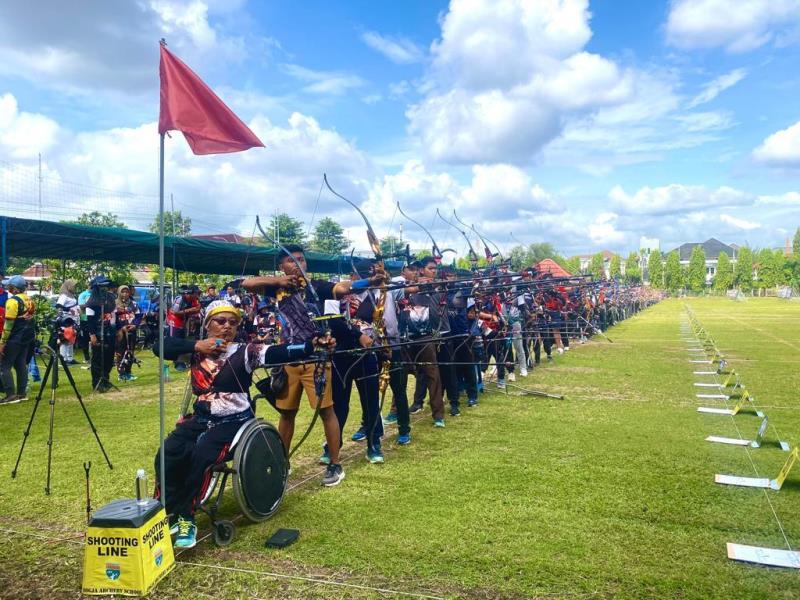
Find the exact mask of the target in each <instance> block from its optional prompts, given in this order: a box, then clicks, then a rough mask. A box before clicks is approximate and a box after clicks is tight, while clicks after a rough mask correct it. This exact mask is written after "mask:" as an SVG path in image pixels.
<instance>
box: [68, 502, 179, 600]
mask: <svg viewBox="0 0 800 600" xmlns="http://www.w3.org/2000/svg"><path fill="white" fill-rule="evenodd" d="M174 566H175V558H174V555H173V553H172V540H171V539H170V536H169V520H168V519H167V515H166V513H165V512H164V509H163V508H162V506H161V504H160V503H159V502H158V501H157V500H148V502H147V504H145V505H143V506H141V505H138V504H137V503H136V500H115V501H114V502H111V503H110V504H107V505H106V506H104V507H103V508H101V509H99V510H98V511H96V512H95V513H94V515H93V516H92V520H91V522H90V523H89V528H88V530H87V531H86V547H85V549H84V555H83V593H84V594H92V595H110V594H118V595H123V596H144V595H145V594H147V593H148V592H149V591H150V590H151V589H152V588H153V586H155V585H156V584H157V583H158V582H159V581H160V580H161V579H162V578H163V577H164V576H165V575H166V574H167V573H169V572H170V571H171V570H172V569H173V567H174Z"/></svg>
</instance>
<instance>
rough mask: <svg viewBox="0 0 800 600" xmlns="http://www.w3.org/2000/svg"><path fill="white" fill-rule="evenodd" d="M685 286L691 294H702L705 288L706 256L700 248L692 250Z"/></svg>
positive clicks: (696, 247)
mask: <svg viewBox="0 0 800 600" xmlns="http://www.w3.org/2000/svg"><path fill="white" fill-rule="evenodd" d="M687 275H688V276H687V280H686V284H687V286H688V287H689V289H691V290H692V291H693V292H702V291H703V289H704V288H705V287H706V254H705V252H703V247H702V246H695V247H694V248H693V249H692V256H691V257H690V258H689V271H688V274H687Z"/></svg>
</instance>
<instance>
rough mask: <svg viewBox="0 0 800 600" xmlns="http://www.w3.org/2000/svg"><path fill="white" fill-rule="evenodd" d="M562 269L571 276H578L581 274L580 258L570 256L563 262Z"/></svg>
mask: <svg viewBox="0 0 800 600" xmlns="http://www.w3.org/2000/svg"><path fill="white" fill-rule="evenodd" d="M564 268H565V269H566V270H567V271H569V272H570V274H571V275H579V274H580V272H581V257H580V256H570V257H569V258H568V259H566V260H565V261H564Z"/></svg>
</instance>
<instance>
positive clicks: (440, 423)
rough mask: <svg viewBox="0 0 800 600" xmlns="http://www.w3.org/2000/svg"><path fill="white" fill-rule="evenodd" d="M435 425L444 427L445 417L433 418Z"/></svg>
mask: <svg viewBox="0 0 800 600" xmlns="http://www.w3.org/2000/svg"><path fill="white" fill-rule="evenodd" d="M433 426H434V427H444V419H434V420H433Z"/></svg>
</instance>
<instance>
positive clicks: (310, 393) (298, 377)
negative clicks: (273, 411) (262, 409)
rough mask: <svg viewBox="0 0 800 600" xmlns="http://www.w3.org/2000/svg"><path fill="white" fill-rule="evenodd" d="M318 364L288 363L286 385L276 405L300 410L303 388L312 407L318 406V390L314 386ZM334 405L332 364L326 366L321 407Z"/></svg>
mask: <svg viewBox="0 0 800 600" xmlns="http://www.w3.org/2000/svg"><path fill="white" fill-rule="evenodd" d="M315 367H316V365H313V364H304V365H286V366H285V367H284V368H285V369H286V387H285V388H284V390H283V392H282V393H280V394H278V398H277V400H276V402H275V405H276V406H277V407H278V408H279V409H281V410H298V409H299V408H300V397H301V396H302V395H303V390H305V391H306V398H308V403H309V404H310V405H311V408H317V392H316V389H315V388H314V368H315ZM329 406H333V392H332V391H331V365H330V363H329V364H328V365H326V367H325V392H324V393H323V394H322V402H320V405H319V407H320V408H328V407H329Z"/></svg>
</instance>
